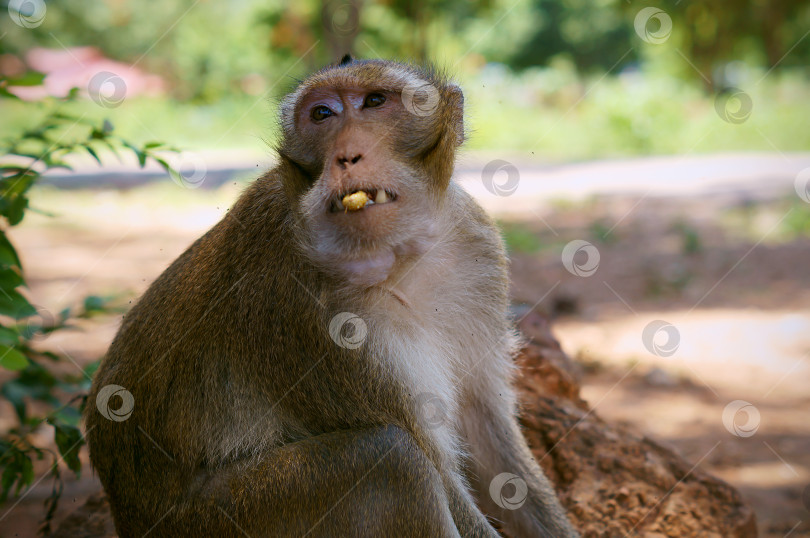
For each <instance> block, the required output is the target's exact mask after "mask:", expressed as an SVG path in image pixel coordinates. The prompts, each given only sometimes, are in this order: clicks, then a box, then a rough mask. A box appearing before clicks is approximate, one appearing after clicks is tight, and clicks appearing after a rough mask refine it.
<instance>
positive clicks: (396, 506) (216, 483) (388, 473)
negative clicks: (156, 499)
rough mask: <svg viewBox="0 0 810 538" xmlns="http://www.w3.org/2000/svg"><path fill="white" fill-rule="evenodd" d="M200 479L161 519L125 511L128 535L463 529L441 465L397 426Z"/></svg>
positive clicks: (324, 440) (331, 438) (292, 447)
mask: <svg viewBox="0 0 810 538" xmlns="http://www.w3.org/2000/svg"><path fill="white" fill-rule="evenodd" d="M166 473H167V474H171V473H172V470H170V469H166ZM147 478H148V477H142V479H147ZM191 482H192V484H191V485H189V487H188V492H187V494H186V495H185V498H184V500H183V501H181V502H177V503H172V502H171V501H169V500H168V499H166V503H165V505H164V506H161V507H160V509H158V510H153V513H155V514H158V518H159V517H160V515H163V514H165V515H163V517H162V518H159V519H158V520H157V521H155V520H151V519H150V518H132V519H129V520H117V524H118V531H119V534H120V535H121V536H122V538H124V537H127V536H142V535H143V534H144V533H145V532H149V534H150V535H154V536H195V537H196V536H219V537H229V536H244V535H245V534H247V535H250V536H273V537H293V536H295V537H301V536H310V537H317V536H347V537H369V538H372V537H374V538H376V537H380V536H406V537H425V538H428V537H459V536H461V534H459V530H457V528H456V524H454V522H453V517H452V515H451V513H450V510H449V509H448V506H449V505H450V503H449V501H448V498H447V496H446V495H445V491H444V488H443V485H442V479H441V477H440V475H439V473H438V471H437V470H436V468H435V467H434V466H433V464H432V463H431V462H430V460H429V459H428V458H427V457H426V456H425V454H424V453H423V452H422V451H421V450H420V449H419V448H418V446H417V444H416V443H415V441H414V440H413V438H412V437H411V435H410V434H408V433H406V432H405V431H404V430H402V429H400V428H398V427H395V426H379V427H373V428H369V429H365V430H348V431H339V432H334V433H329V434H323V435H319V436H316V437H312V438H308V439H304V440H301V441H297V442H294V443H290V444H287V445H283V446H281V447H279V448H277V449H274V450H272V451H269V452H266V453H264V454H262V455H260V456H256V457H249V458H248V459H245V460H239V461H236V462H232V463H229V464H225V465H222V466H219V467H217V468H214V469H208V470H206V471H205V472H202V473H197V477H196V478H195V479H194V480H193V481H191ZM462 524H464V523H463V522H462ZM465 526H466V525H465ZM150 529H151V531H150ZM464 536H473V534H466V533H465V534H464Z"/></svg>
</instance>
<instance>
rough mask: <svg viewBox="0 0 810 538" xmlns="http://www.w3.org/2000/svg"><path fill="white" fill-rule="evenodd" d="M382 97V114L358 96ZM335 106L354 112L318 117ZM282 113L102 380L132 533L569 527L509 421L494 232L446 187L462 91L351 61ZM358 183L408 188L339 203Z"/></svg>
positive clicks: (103, 464) (90, 416)
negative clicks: (340, 208) (273, 151)
mask: <svg viewBox="0 0 810 538" xmlns="http://www.w3.org/2000/svg"><path fill="white" fill-rule="evenodd" d="M420 80H421V81H423V82H426V83H429V84H430V86H429V87H428V88H433V89H435V91H437V92H438V95H439V96H440V100H439V101H438V103H439V106H438V108H436V110H435V111H433V112H432V113H430V114H426V115H420V114H413V113H411V112H409V111H408V110H406V107H405V104H406V103H403V88H405V87H406V86H408V85H409V84H413V83H414V81H417V82H418V81H420ZM371 92H381V93H383V94H384V95H385V96H386V101H385V103H384V104H383V105H382V106H380V107H376V108H361V107H359V106H355V105H357V103H359V102H361V101H362V99H363V96H364V95H366V94H368V93H371ZM323 103H330V104H331V106H332V107H334V108H335V109H340V113H338V114H336V115H335V116H332V117H329V118H328V119H327V120H325V121H323V122H322V123H320V124H315V123H313V122H312V121H311V120H310V115H309V110H310V109H311V108H312V107H313V106H317V105H318V104H323ZM281 124H282V128H283V136H282V139H281V141H280V143H279V146H278V152H279V156H280V160H279V164H278V165H277V166H276V168H274V169H273V170H271V171H269V172H268V173H267V174H265V175H264V176H262V177H261V178H259V179H258V180H257V181H256V182H255V183H253V184H252V185H251V186H250V188H249V189H248V190H247V191H246V192H245V193H244V194H243V195H242V197H241V198H240V199H239V201H238V202H237V203H236V205H235V206H234V207H233V209H232V210H231V211H230V213H229V214H228V215H227V216H226V217H225V218H224V219H223V220H222V221H221V222H219V223H218V224H217V225H216V226H214V228H212V229H211V230H210V231H209V232H208V233H206V234H205V235H204V236H203V237H202V238H200V239H199V240H197V241H196V242H195V243H194V244H193V245H192V246H191V247H190V248H189V249H188V250H187V251H186V252H185V253H184V254H182V255H181V256H180V257H179V258H178V259H177V260H176V261H175V262H174V263H173V264H172V265H171V266H170V267H169V268H168V269H167V270H166V271H165V272H164V273H163V274H162V275H161V276H160V277H159V278H158V279H157V280H156V281H155V282H154V284H153V285H152V286H151V287H150V288H149V290H147V292H146V293H145V294H144V296H143V297H142V298H141V300H140V301H139V302H138V304H136V305H135V307H133V308H132V310H131V311H130V312H129V314H128V315H127V316H126V318H125V320H124V322H123V324H122V326H121V329H120V331H119V333H118V335H117V336H116V338H115V340H114V341H113V343H112V345H111V347H110V350H109V352H108V354H107V356H106V358H105V360H104V362H103V363H102V365H101V367H100V369H99V371H98V373H97V375H96V378H95V380H94V384H93V389H92V392H91V395H90V402H91V405H89V406H88V412H87V414H86V419H87V438H88V443H89V446H90V455H91V459H92V462H93V465H94V467H95V468H96V470H97V471H98V473H99V476H100V477H101V480H102V482H103V484H104V488H105V490H106V492H107V494H108V496H109V498H110V504H111V506H112V510H113V515H114V517H115V522H116V528H117V530H118V532H119V534H120V535H121V536H122V537H128V536H142V535H144V534H145V533H150V535H154V536H200V535H210V536H240V535H243V533H246V534H248V535H250V536H303V535H307V536H375V537H376V536H408V537H410V536H414V537H415V536H431V537H433V536H459V535H460V536H497V533H496V532H495V531H494V529H493V528H492V527H491V526H490V524H489V523H488V522H487V520H486V518H485V516H484V514H483V512H482V511H481V509H484V510H486V513H487V514H488V515H489V516H490V517H493V518H496V519H497V520H499V521H501V522H502V523H501V524H502V526H504V527H505V528H506V529H507V530H509V531H510V532H511V533H512V534H514V535H515V536H529V537H534V536H576V533H575V532H574V531H573V529H571V527H570V524H569V523H568V522H567V520H566V517H565V514H564V512H563V511H562V509H561V508H560V506H559V503H558V502H557V500H556V497H555V495H554V492H553V490H552V489H551V487H550V486H549V484H548V482H547V480H546V479H545V477H543V475H542V473H541V471H540V469H539V468H538V467H537V465H536V463H534V461H533V460H532V459H531V456H530V454H529V451H528V448H527V447H526V444H525V441H524V440H523V437H522V435H521V433H520V431H519V429H518V426H517V423H516V421H515V417H514V415H515V400H514V395H513V392H512V389H511V386H510V385H511V382H510V378H511V373H512V368H513V367H512V360H511V357H512V353H513V350H514V346H515V336H514V334H513V329H512V327H511V325H510V323H509V322H508V320H507V317H506V308H507V271H506V259H505V256H504V252H503V247H502V245H501V240H500V237H499V235H498V233H497V231H496V229H495V227H494V226H493V224H492V223H491V221H490V220H489V218H488V217H487V216H486V215H485V214H484V213H483V211H482V210H481V209H480V208H479V207H478V206H477V205H476V204H475V202H474V201H473V200H472V199H471V198H470V197H469V196H468V195H467V194H466V193H464V192H463V191H462V190H461V189H460V188H458V187H457V186H456V185H455V184H454V183H452V182H451V181H450V176H451V174H452V168H453V162H454V157H455V151H456V148H457V147H458V145H459V144H460V143H461V141H462V140H463V136H464V135H463V133H464V127H463V97H462V94H461V91H460V90H459V89H458V87H456V86H454V85H452V84H450V83H449V82H447V81H446V80H445V79H444V78H443V77H441V76H440V75H438V74H437V73H436V72H433V71H429V70H420V69H417V68H415V67H411V66H405V65H402V64H396V63H392V62H383V61H350V62H345V63H341V64H340V65H335V66H330V67H327V68H325V69H323V70H321V71H319V72H318V73H316V74H314V75H313V76H312V77H310V78H309V79H307V80H306V81H305V82H304V83H302V84H301V85H300V86H299V87H298V88H297V89H296V90H295V91H294V92H293V93H292V94H290V96H288V97H287V99H285V101H284V102H283V105H282V112H281ZM358 156H359V157H358ZM352 159H355V160H356V162H354V163H353V164H352V163H351V160H352ZM358 188H367V189H369V188H385V189H386V190H389V189H390V190H391V191H392V192H394V193H396V194H397V198H396V200H395V201H393V202H391V203H389V204H387V205H376V206H371V207H367V208H365V209H362V210H360V211H358V212H356V213H353V214H346V213H341V212H329V210H328V209H329V203H330V200H332V199H334V197H335V196H336V195H337V194H338V193H342V192H345V191H351V190H353V189H358ZM341 312H351V313H354V314H356V315H358V316H359V317H360V318H362V319H363V320H364V322H365V324H366V326H367V328H368V336H367V339H366V341H365V342H364V343H363V345H362V346H361V347H359V348H358V349H348V348H344V347H340V346H338V345H337V344H336V343H335V342H334V341H333V339H332V338H331V337H330V333H329V326H330V321H331V320H332V319H333V317H334V316H335V315H336V314H339V313H341ZM109 384H116V385H120V386H122V387H124V388H125V389H126V390H128V391H129V392H131V394H132V395H133V397H134V402H135V406H134V410H133V412H132V415H131V416H130V417H129V418H128V419H127V420H124V421H121V422H116V421H112V420H108V419H107V418H104V417H103V416H102V414H101V413H99V412H98V410H97V409H96V407H95V405H93V404H95V401H96V397H97V394H98V391H99V390H100V389H101V388H102V387H104V386H106V385H109ZM426 399H427V400H430V399H432V401H435V402H439V403H440V404H441V405H440V409H441V410H442V413H441V414H440V416H439V419H440V420H438V421H437V420H436V417H435V416H433V417H432V418H431V416H430V414H429V413H427V411H425V408H424V402H425V401H426ZM110 403H111V406H112V407H113V408H114V407H115V405H116V399H115V398H113V399H112V400H111V402H110ZM502 472H511V473H514V474H516V475H519V476H520V477H522V478H523V479H524V480H525V481H526V482H527V484H528V486H529V498H528V500H527V501H526V503H525V505H523V506H522V507H521V508H519V509H517V510H504V509H501V508H499V507H498V506H497V505H496V504H495V503H494V502H493V501H492V499H491V497H490V495H489V484H490V482H491V480H492V478H493V477H494V476H496V475H497V474H499V473H502ZM479 506H480V508H479Z"/></svg>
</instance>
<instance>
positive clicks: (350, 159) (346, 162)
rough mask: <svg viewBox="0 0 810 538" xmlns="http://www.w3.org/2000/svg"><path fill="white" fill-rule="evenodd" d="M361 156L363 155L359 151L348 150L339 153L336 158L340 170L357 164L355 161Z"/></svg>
mask: <svg viewBox="0 0 810 538" xmlns="http://www.w3.org/2000/svg"><path fill="white" fill-rule="evenodd" d="M362 158H363V155H361V154H360V153H352V152H349V153H345V154H339V155H338V156H337V159H336V160H337V165H338V168H340V169H342V170H345V169H347V168H348V167H349V166H351V165H353V164H357V162H358V161H359V160H360V159H362Z"/></svg>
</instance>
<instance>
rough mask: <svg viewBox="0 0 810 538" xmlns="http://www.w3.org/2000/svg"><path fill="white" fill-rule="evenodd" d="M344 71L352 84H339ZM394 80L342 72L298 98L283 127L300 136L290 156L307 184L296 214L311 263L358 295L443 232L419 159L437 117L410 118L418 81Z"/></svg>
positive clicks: (404, 76) (402, 76)
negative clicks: (409, 98)
mask: <svg viewBox="0 0 810 538" xmlns="http://www.w3.org/2000/svg"><path fill="white" fill-rule="evenodd" d="M366 67H376V66H373V65H372V66H366ZM344 70H346V71H350V72H351V76H343V77H341V76H339V75H340V73H341V72H342V71H344ZM327 75H328V73H327ZM372 75H373V76H372ZM387 75H388V76H387V78H385V77H383V78H380V77H381V75H380V74H379V73H371V74H370V73H366V72H364V69H363V66H360V67H357V66H355V67H351V66H349V67H345V68H337V69H335V73H334V74H333V76H331V77H329V76H327V77H325V80H323V81H320V82H316V83H315V84H313V85H311V86H310V87H307V88H304V89H303V90H302V91H300V92H296V94H293V95H292V96H291V97H290V99H292V98H294V101H293V102H292V103H289V105H288V106H289V112H290V116H291V117H289V118H285V121H284V124H285V130H286V131H287V134H286V136H287V137H290V136H295V137H296V142H295V143H294V144H288V145H287V146H286V147H287V148H288V155H289V156H290V157H291V158H292V160H294V161H295V162H296V163H297V164H298V165H299V166H300V167H301V168H302V169H303V170H304V171H306V173H307V175H309V184H308V185H307V186H306V187H305V188H304V189H303V192H300V194H299V200H300V202H299V204H298V210H299V212H300V215H301V217H302V221H303V224H304V226H305V228H306V229H307V230H308V232H309V242H310V245H308V246H309V249H308V250H309V253H310V257H311V258H313V260H314V261H316V262H317V263H318V264H319V265H321V266H326V267H327V268H328V269H332V270H334V271H335V272H336V273H337V274H338V275H339V276H341V277H343V278H345V279H346V280H347V281H348V282H349V283H351V284H352V285H356V286H373V285H375V284H378V283H380V282H383V281H384V280H386V279H387V278H388V276H389V275H390V273H391V271H392V269H393V267H394V265H395V262H396V260H397V259H398V258H399V257H403V256H409V255H418V254H419V253H421V252H423V251H424V250H425V249H426V248H429V245H430V244H432V242H433V241H434V240H435V235H436V232H437V230H436V222H435V220H436V219H435V214H436V210H437V203H436V200H437V197H436V193H435V188H434V189H431V187H435V186H434V185H431V181H432V178H431V177H429V175H428V174H427V172H426V171H425V169H424V168H423V167H422V166H420V164H421V161H420V158H421V156H422V155H423V154H424V153H425V152H426V151H428V150H429V149H430V147H431V146H433V145H435V143H436V140H437V139H438V138H439V134H440V129H441V128H443V125H442V122H441V121H440V115H439V114H438V113H435V114H414V113H413V112H411V111H409V110H408V109H407V107H406V103H403V88H404V87H405V85H406V84H409V83H410V84H413V81H412V80H410V79H411V78H414V77H413V75H411V74H409V73H401V72H400V73H388V74H387ZM366 77H368V78H369V82H368V84H367V85H363V84H361V83H362V82H363V79H364V78H366ZM373 77H376V79H375V78H373ZM423 84H427V83H426V82H423ZM436 91H437V90H436ZM406 92H407V90H406ZM406 95H407V93H406ZM290 105H291V106H290Z"/></svg>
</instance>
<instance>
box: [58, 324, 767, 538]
mask: <svg viewBox="0 0 810 538" xmlns="http://www.w3.org/2000/svg"><path fill="white" fill-rule="evenodd" d="M520 329H521V331H522V332H523V334H524V335H525V336H526V344H525V346H524V348H523V350H522V351H521V353H520V356H519V357H518V358H517V363H518V365H519V366H520V375H518V377H517V380H516V383H517V387H518V390H519V392H520V399H521V403H522V412H521V424H522V426H523V428H524V433H525V435H526V439H527V440H528V442H529V445H530V446H531V447H532V451H533V453H534V456H535V458H536V459H537V461H538V462H539V463H540V466H541V467H542V468H543V470H544V471H545V472H546V474H547V475H548V477H549V479H550V480H551V481H552V482H553V483H554V484H555V486H556V488H557V492H558V494H559V496H560V501H561V502H562V503H563V505H565V507H566V509H567V510H568V513H569V516H570V518H571V522H572V523H573V524H574V526H575V527H576V528H577V529H579V531H580V532H581V533H582V536H583V538H597V537H599V538H601V537H612V536H616V537H624V536H627V535H632V536H643V537H648V538H663V537H672V538H674V537H681V536H706V537H718V538H719V537H721V536H722V537H731V538H752V537H756V536H757V528H756V519H755V516H754V512H753V510H752V509H751V508H750V507H748V506H747V505H746V504H744V503H743V501H742V499H741V497H740V494H739V493H738V492H737V491H736V490H735V489H734V488H732V487H731V486H730V485H728V484H727V483H725V482H723V481H722V480H719V479H717V478H715V477H713V476H711V475H709V474H707V473H705V472H703V471H701V470H700V469H697V468H693V464H692V463H691V462H688V461H685V460H684V459H683V458H681V457H680V456H678V455H677V454H675V453H674V452H672V451H671V450H669V449H667V448H665V447H663V446H661V445H659V444H658V443H656V442H655V441H653V440H651V439H648V438H647V437H645V436H644V435H642V434H640V433H639V432H636V431H633V430H632V429H630V428H627V427H624V426H618V425H612V424H608V423H606V422H605V421H603V420H602V419H600V418H599V417H598V416H597V415H596V414H595V413H594V411H593V410H592V409H590V408H589V407H588V405H587V403H586V402H585V401H584V400H582V398H580V385H579V381H578V378H579V376H580V374H579V370H578V368H577V366H576V365H575V364H574V363H573V362H572V361H571V360H570V359H569V358H568V357H567V356H566V355H565V353H564V352H563V351H562V349H560V345H559V343H558V342H557V340H555V339H554V337H553V336H552V334H551V330H550V327H549V323H548V320H547V319H546V318H544V317H543V316H542V315H540V314H538V313H536V312H525V313H523V314H522V316H521V321H520ZM52 536H55V537H60V538H79V537H81V538H90V537H93V538H107V537H111V536H115V534H114V529H113V525H112V518H111V516H110V513H109V505H108V504H107V502H106V500H105V499H104V496H103V494H102V493H99V494H97V495H96V496H94V497H91V498H90V499H89V500H88V501H87V503H86V504H85V505H84V506H83V507H81V508H79V509H78V510H77V511H76V512H74V513H73V514H71V515H70V516H69V517H68V518H67V519H66V520H65V521H64V522H63V523H62V524H61V525H60V526H59V528H58V530H57V531H56V532H55V533H54V534H53V535H52Z"/></svg>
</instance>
